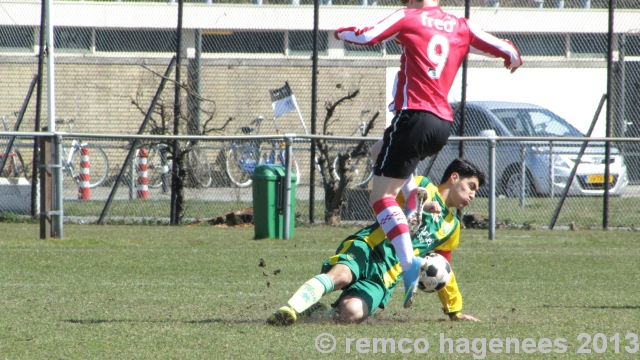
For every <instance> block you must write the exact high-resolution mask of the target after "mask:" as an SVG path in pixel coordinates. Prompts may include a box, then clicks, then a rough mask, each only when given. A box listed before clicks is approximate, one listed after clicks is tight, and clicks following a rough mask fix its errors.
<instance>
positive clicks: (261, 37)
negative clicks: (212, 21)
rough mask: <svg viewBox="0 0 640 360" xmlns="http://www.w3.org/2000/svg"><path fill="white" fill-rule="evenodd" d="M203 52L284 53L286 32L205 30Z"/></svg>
mask: <svg viewBox="0 0 640 360" xmlns="http://www.w3.org/2000/svg"><path fill="white" fill-rule="evenodd" d="M202 52H205V53H253V54H283V53H284V32H280V31H260V32H258V31H204V32H203V36H202Z"/></svg>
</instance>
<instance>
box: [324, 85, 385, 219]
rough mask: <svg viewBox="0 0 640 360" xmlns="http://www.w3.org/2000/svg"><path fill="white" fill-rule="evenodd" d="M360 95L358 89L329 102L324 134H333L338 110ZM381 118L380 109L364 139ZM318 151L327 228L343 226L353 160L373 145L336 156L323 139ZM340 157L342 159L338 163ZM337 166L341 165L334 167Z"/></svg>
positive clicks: (356, 148)
mask: <svg viewBox="0 0 640 360" xmlns="http://www.w3.org/2000/svg"><path fill="white" fill-rule="evenodd" d="M359 93H360V90H359V89H358V90H354V91H353V92H349V93H348V94H347V95H346V96H343V97H341V98H340V99H338V100H337V101H335V102H331V101H327V102H326V103H325V110H326V111H327V113H326V115H325V118H324V121H323V123H322V134H323V135H330V134H331V133H330V132H329V127H330V126H331V125H332V124H333V123H335V122H336V121H337V120H332V117H333V115H334V113H335V110H336V108H337V107H338V106H340V105H342V104H343V103H344V102H346V101H350V100H352V99H354V98H355V97H356V96H358V94H359ZM379 115H380V111H378V110H377V109H376V110H375V111H374V113H373V115H372V116H371V119H370V120H369V121H368V122H367V124H366V127H365V128H364V129H363V131H362V136H363V137H364V136H367V135H368V134H369V132H370V131H371V129H373V126H374V124H375V121H376V119H377V118H378V116H379ZM316 148H317V149H318V167H319V168H320V175H321V176H322V179H323V187H324V193H325V195H324V196H325V212H324V221H325V224H327V225H332V226H336V225H340V220H341V218H340V212H341V210H342V206H343V205H344V202H345V194H346V190H347V189H348V188H349V186H350V184H352V183H353V171H352V167H351V161H352V159H354V158H355V157H358V156H367V153H368V152H369V148H370V146H368V145H367V141H360V142H359V143H358V145H357V146H356V147H355V148H353V149H351V150H348V151H347V150H345V151H342V152H337V153H335V152H334V151H333V147H332V146H331V144H330V143H329V141H327V140H324V139H322V140H316ZM336 157H337V159H338V160H337V161H334V159H335V158H336ZM334 164H336V165H337V166H336V167H334Z"/></svg>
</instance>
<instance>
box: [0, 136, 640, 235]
mask: <svg viewBox="0 0 640 360" xmlns="http://www.w3.org/2000/svg"><path fill="white" fill-rule="evenodd" d="M43 137H49V138H52V139H58V140H62V139H63V138H74V139H94V140H96V139H111V140H113V139H117V140H146V141H164V142H166V141H169V140H177V141H268V140H271V141H274V140H275V141H283V142H284V143H285V144H286V157H287V161H286V162H285V167H286V173H285V174H286V178H285V184H287V186H286V188H285V194H284V195H285V209H284V223H285V226H284V229H285V230H284V238H285V239H287V238H289V225H288V224H289V223H290V222H291V221H292V214H291V213H290V204H291V178H290V176H291V168H290V167H291V163H292V162H291V157H292V156H293V150H292V148H293V143H294V140H296V143H297V144H298V147H297V149H299V148H300V147H299V146H300V141H308V140H311V139H325V140H330V141H343V142H345V141H346V142H360V141H378V140H379V139H380V138H379V137H350V136H323V135H298V134H281V135H247V136H190V135H182V136H165V135H122V134H92V133H67V132H0V138H32V139H35V138H43ZM449 141H464V142H466V143H477V142H486V143H487V148H488V159H486V160H487V163H488V164H489V168H488V169H487V172H488V174H487V175H488V185H489V189H488V208H487V212H488V215H489V223H488V238H489V239H495V231H496V199H497V196H498V194H497V186H498V185H497V184H498V180H497V173H496V164H497V162H498V161H499V160H498V159H497V157H496V148H497V147H498V144H500V143H517V142H521V143H522V144H520V146H521V150H522V152H521V154H520V156H521V159H522V161H521V166H522V167H521V168H520V169H519V171H521V174H526V171H527V163H526V161H525V157H526V152H527V147H531V146H534V145H538V146H539V145H540V144H545V143H546V144H548V146H549V147H548V150H546V149H545V150H544V151H543V152H542V153H546V154H548V156H549V159H550V166H549V173H550V174H549V176H550V179H549V181H550V184H551V187H550V188H551V189H550V191H551V193H550V194H549V195H550V197H551V198H553V197H554V196H555V194H554V193H553V188H554V186H553V182H554V172H553V156H554V155H553V154H554V151H555V150H557V149H560V148H561V146H558V145H557V144H562V143H580V144H584V143H600V144H601V145H602V146H603V147H605V146H610V144H611V143H621V142H625V143H638V142H640V138H602V137H592V138H584V137H524V136H519V137H499V136H488V137H458V136H451V137H450V138H449ZM600 144H599V145H600ZM572 146H573V147H575V145H572ZM579 164H580V161H579V160H577V161H575V164H574V169H573V175H574V176H575V167H577V166H578V165H579ZM603 164H604V166H609V161H604V162H603ZM41 166H47V165H46V164H45V165H41ZM48 166H60V164H50V165H48ZM418 175H422V174H418ZM425 175H427V174H425ZM521 180H522V182H523V186H522V188H521V189H522V192H521V197H520V204H521V206H522V207H524V203H525V202H524V199H525V197H526V194H525V186H524V182H525V180H526V179H525V176H524V175H523V176H521ZM572 180H573V179H572V178H568V179H566V185H565V188H566V189H568V188H569V187H570V186H571V182H572ZM608 180H609V179H605V180H604V182H605V186H604V187H603V189H604V191H608V189H609V187H607V186H606V183H607V181H608ZM54 184H57V183H56V182H54ZM54 191H57V192H60V193H61V192H62V191H63V189H54ZM310 196H315V194H310ZM563 196H566V192H565V194H563ZM52 214H53V215H54V216H64V212H63V209H59V214H57V213H56V212H53V213H52ZM603 216H607V214H603ZM556 218H557V214H556ZM549 228H553V225H551V226H549Z"/></svg>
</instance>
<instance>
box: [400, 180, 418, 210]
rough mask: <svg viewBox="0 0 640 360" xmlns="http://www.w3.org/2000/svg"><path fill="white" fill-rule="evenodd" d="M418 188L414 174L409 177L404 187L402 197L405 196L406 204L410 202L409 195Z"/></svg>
mask: <svg viewBox="0 0 640 360" xmlns="http://www.w3.org/2000/svg"><path fill="white" fill-rule="evenodd" d="M417 187H418V185H416V180H415V179H414V178H413V174H411V175H409V178H408V179H407V181H405V183H404V185H402V195H403V196H404V203H405V204H406V203H407V202H408V201H409V195H411V192H412V191H413V189H415V188H417Z"/></svg>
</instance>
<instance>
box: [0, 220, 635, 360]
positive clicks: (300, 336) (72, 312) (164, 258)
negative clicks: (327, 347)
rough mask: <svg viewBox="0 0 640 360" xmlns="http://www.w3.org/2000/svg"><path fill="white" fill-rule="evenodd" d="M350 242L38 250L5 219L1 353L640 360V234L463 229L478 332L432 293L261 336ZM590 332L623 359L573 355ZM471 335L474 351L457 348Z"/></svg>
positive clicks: (133, 230) (84, 241) (463, 279)
mask: <svg viewBox="0 0 640 360" xmlns="http://www.w3.org/2000/svg"><path fill="white" fill-rule="evenodd" d="M353 231H354V228H327V227H299V228H296V232H295V238H294V239H292V240H288V241H283V240H261V241H256V240H252V237H253V228H251V227H245V228H233V229H232V228H219V227H208V226H195V227H185V226H181V227H151V226H87V225H85V226H80V225H67V226H65V238H64V240H39V239H38V237H37V234H38V228H37V225H32V224H15V223H0V264H2V265H1V266H0V279H2V280H1V282H0V314H1V315H0V358H6V359H96V358H111V359H262V358H265V359H282V358H289V359H303V358H304V359H306V358H325V357H332V358H356V357H357V358H368V357H372V356H375V357H378V358H387V357H395V358H406V357H410V358H411V357H413V358H419V357H420V358H425V355H427V356H428V358H447V359H473V358H478V359H479V358H483V357H482V351H481V348H482V347H481V340H477V341H476V342H475V343H474V344H475V345H476V346H475V347H473V346H472V343H473V341H474V339H476V338H477V339H482V338H484V339H486V347H485V351H484V353H485V356H486V358H487V359H518V358H538V357H542V356H543V354H541V351H538V348H534V351H535V352H534V353H532V354H525V353H524V350H523V349H524V348H520V349H519V353H517V354H516V353H514V351H515V350H514V349H513V347H511V348H510V353H508V354H506V353H505V347H503V348H502V350H503V352H502V353H501V354H494V353H492V352H491V351H490V349H489V339H491V338H499V339H502V340H503V341H505V340H506V338H516V339H518V341H519V342H520V343H523V344H524V343H525V338H532V339H534V340H533V341H536V342H539V344H543V341H542V340H540V339H542V338H548V339H550V342H551V345H549V346H547V347H545V346H542V347H541V348H540V349H542V350H543V351H544V350H546V349H550V350H551V353H550V354H547V355H545V356H546V357H553V358H567V359H574V358H603V359H605V358H606V359H611V358H615V359H618V358H620V359H635V358H639V357H640V352H636V353H635V354H631V353H629V351H633V350H634V349H637V348H638V345H637V344H638V342H635V343H634V342H633V339H632V338H629V339H625V337H626V336H627V334H628V333H632V334H636V335H640V286H639V284H640V275H639V271H638V264H640V233H637V232H622V231H615V232H614V231H610V232H602V231H576V232H570V231H555V232H550V231H516V230H508V231H500V232H498V234H497V237H498V239H497V240H496V241H493V242H492V241H488V240H486V235H487V234H486V231H473V230H463V237H462V240H461V245H460V248H459V249H458V250H456V251H455V252H454V253H453V255H452V266H453V269H454V271H455V273H456V277H457V279H458V282H459V285H460V290H461V292H462V295H463V297H464V303H465V307H464V312H465V313H468V314H471V315H474V316H476V317H478V318H480V319H481V320H482V321H481V322H478V323H454V322H450V321H448V320H447V319H446V318H445V317H444V316H443V315H442V313H441V310H440V307H441V306H440V302H439V301H438V299H437V296H436V295H434V294H419V295H420V296H419V297H418V298H417V300H416V304H415V305H414V307H413V308H412V309H411V310H404V309H402V306H401V296H399V294H394V296H393V297H392V299H391V302H390V304H389V307H388V308H387V309H386V310H384V311H378V312H376V314H375V315H374V316H373V317H372V318H371V319H370V320H368V321H367V322H366V323H365V324H361V325H334V324H296V325H295V326H292V327H289V328H273V327H269V326H266V325H264V320H265V318H266V317H267V316H268V315H269V314H270V313H271V312H272V311H274V310H275V309H277V308H278V307H280V306H281V305H283V304H284V303H285V302H286V300H287V299H288V298H289V297H290V295H291V294H292V292H293V291H295V290H296V289H297V288H298V287H299V286H300V285H301V284H302V283H303V282H304V281H306V280H308V279H309V278H310V277H311V276H313V275H315V274H317V272H318V270H319V267H320V265H321V263H322V262H323V261H324V259H325V258H326V257H328V256H329V255H331V254H332V253H333V251H334V250H335V248H336V247H337V245H338V243H339V241H340V240H341V239H342V238H344V237H345V236H346V235H348V234H350V233H352V232H353ZM261 258H262V259H264V260H265V261H266V266H265V267H259V266H258V264H259V260H260V259H261ZM278 269H280V272H279V273H278V274H277V275H274V272H277V271H276V270H278ZM336 296H337V294H336V293H334V294H331V295H329V296H327V297H326V299H324V302H325V303H329V302H331V301H332V300H333V299H335V298H336ZM321 333H330V334H332V335H333V336H334V337H335V338H336V340H337V345H336V348H335V350H334V351H333V352H332V353H331V354H330V355H325V354H322V353H320V352H318V351H317V350H316V348H315V339H316V337H318V336H319V335H320V334H321ZM581 333H586V334H589V335H590V337H591V338H592V341H591V342H590V343H589V344H587V345H586V346H585V348H586V349H596V350H597V349H600V348H602V345H603V342H602V337H601V336H600V335H598V336H596V334H598V333H602V334H604V335H606V337H607V339H608V338H611V337H613V336H615V334H616V333H618V334H620V335H619V347H618V348H619V352H620V353H617V354H616V353H615V340H611V341H607V345H608V347H607V349H606V350H605V351H604V353H602V354H595V353H593V352H594V350H591V351H592V354H591V355H585V354H577V351H578V349H579V348H580V346H581V345H582V344H583V343H585V341H586V340H584V339H578V336H579V334H581ZM441 334H443V335H441ZM440 336H444V337H447V338H451V339H452V340H453V344H454V348H453V349H452V351H453V353H452V354H449V353H448V348H445V349H444V350H445V352H447V353H446V354H440ZM630 336H633V335H630ZM347 338H353V339H358V338H368V339H369V340H370V341H373V340H372V339H373V338H393V339H395V341H399V340H400V339H401V338H408V339H411V340H412V341H415V340H416V339H420V338H424V339H427V340H428V341H429V344H430V348H429V349H428V351H427V354H416V353H415V350H414V349H413V346H411V343H409V345H405V347H404V348H405V349H406V348H408V349H410V350H411V351H412V353H410V354H403V353H400V351H399V350H398V349H396V351H395V354H391V348H390V346H389V347H387V348H386V350H385V351H386V354H382V353H380V352H381V351H382V348H381V347H377V351H378V353H376V354H374V353H373V346H372V345H371V347H370V348H369V351H370V352H369V353H362V354H360V353H359V352H358V350H357V348H356V342H355V341H354V342H352V343H350V345H349V346H350V348H349V350H350V353H348V354H347V353H346V351H347V340H346V339H347ZM557 338H564V339H566V342H565V343H564V345H565V346H566V352H564V353H556V352H554V350H562V349H561V348H560V347H557V346H554V345H553V342H554V340H555V339H557ZM593 338H598V339H599V340H598V341H597V342H596V343H595V344H596V347H595V348H594V347H593V346H594V342H593ZM464 339H467V340H468V341H469V347H468V348H467V350H468V353H459V351H464V350H465V348H464ZM363 341H364V340H363ZM419 345H420V346H419V348H418V349H419V350H421V351H422V350H423V349H424V343H423V342H419ZM457 345H459V346H461V347H460V348H459V349H458V348H455V346H457ZM625 346H626V347H627V349H628V350H629V351H628V350H627V349H625ZM494 349H495V348H494ZM360 350H367V348H365V347H361V348H360ZM474 355H475V356H474Z"/></svg>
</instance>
